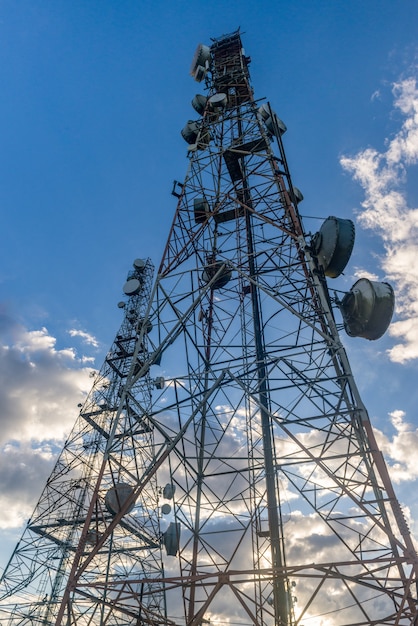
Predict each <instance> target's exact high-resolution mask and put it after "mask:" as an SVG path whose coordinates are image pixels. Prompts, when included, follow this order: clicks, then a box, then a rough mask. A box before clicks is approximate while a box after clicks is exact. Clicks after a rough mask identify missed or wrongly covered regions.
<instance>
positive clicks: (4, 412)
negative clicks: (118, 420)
mask: <svg viewBox="0 0 418 626" xmlns="http://www.w3.org/2000/svg"><path fill="white" fill-rule="evenodd" d="M56 344H57V340H56V338H55V337H53V336H52V335H50V334H49V332H48V330H47V329H46V328H41V329H40V330H28V329H26V328H24V327H23V326H20V325H18V324H16V323H15V322H14V321H13V320H12V319H11V318H10V317H8V316H7V315H6V314H4V313H3V314H1V315H0V416H1V417H0V420H1V429H0V507H1V510H2V511H3V515H2V518H1V520H0V527H2V528H6V527H13V526H17V525H19V524H20V523H21V522H22V520H24V519H25V518H27V517H28V515H29V514H30V512H31V510H32V508H33V506H34V504H35V501H34V499H36V498H37V497H38V496H39V494H40V492H41V489H42V486H43V484H44V483H45V481H46V479H47V477H48V474H49V472H50V471H51V469H52V462H53V457H54V456H55V455H56V452H57V451H58V450H59V449H60V447H61V445H62V442H63V439H64V437H65V436H66V435H67V434H68V432H69V431H70V429H71V427H72V426H73V424H74V422H75V420H76V417H77V414H78V409H77V404H78V403H79V402H82V401H83V400H84V398H85V396H86V393H87V392H88V391H89V389H90V387H91V379H90V378H89V373H90V372H91V368H90V367H88V368H87V367H85V366H84V359H83V358H82V359H78V358H77V356H76V353H75V351H74V350H73V349H72V348H62V349H58V348H57V345H56Z"/></svg>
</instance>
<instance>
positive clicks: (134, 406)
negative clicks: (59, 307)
mask: <svg viewBox="0 0 418 626" xmlns="http://www.w3.org/2000/svg"><path fill="white" fill-rule="evenodd" d="M208 50H209V52H208V54H207V56H206V57H204V58H203V60H202V59H201V55H202V48H200V52H199V49H198V55H197V57H196V59H195V62H194V68H195V69H196V68H198V72H200V73H201V76H200V78H202V79H203V78H204V80H205V84H206V91H207V96H205V97H203V96H201V97H200V104H201V107H200V108H201V110H200V113H201V116H200V117H199V120H198V121H193V122H192V123H189V124H188V126H187V128H186V130H185V131H184V132H183V136H185V138H186V139H187V141H188V142H189V144H190V145H189V152H188V157H189V167H188V172H187V175H186V178H185V180H184V182H183V183H181V184H180V183H175V185H174V187H173V193H174V195H176V196H177V198H178V203H177V209H176V213H175V217H174V220H173V223H172V227H171V230H170V234H169V238H168V242H167V245H166V248H165V252H164V255H163V259H162V261H161V264H160V266H159V269H158V273H157V278H156V280H155V283H154V285H153V287H152V288H151V283H152V281H151V274H152V266H151V263H150V261H147V262H146V264H145V266H144V267H143V268H142V267H141V268H140V269H138V267H136V269H134V271H133V273H131V275H130V279H129V281H128V282H130V285H132V284H133V283H132V280H137V281H138V282H139V283H140V285H141V287H140V291H139V292H138V293H133V294H130V295H129V298H128V302H127V303H126V306H125V319H124V322H123V324H122V327H121V330H120V331H119V334H118V335H117V337H116V339H115V342H114V344H113V346H112V348H111V351H110V352H109V354H108V356H107V358H106V361H105V364H104V366H103V368H102V370H101V371H100V373H99V375H98V376H97V378H96V379H95V381H94V386H93V390H92V392H91V394H90V395H89V397H88V399H87V401H86V403H85V405H84V406H83V407H82V408H81V411H80V416H79V420H78V422H77V424H76V426H75V428H74V431H73V433H72V434H71V435H70V437H69V439H68V441H67V443H66V445H65V447H64V450H63V453H62V454H61V456H60V458H59V460H58V462H57V465H56V467H55V469H54V471H53V473H52V475H51V477H50V479H49V480H48V483H47V485H46V487H45V490H44V493H43V495H42V496H41V499H40V501H39V504H38V506H37V508H36V510H35V513H34V516H33V517H32V519H31V520H30V522H29V524H28V527H27V529H26V531H25V533H24V535H23V538H22V540H21V542H20V544H19V545H18V546H17V548H16V550H15V552H14V554H13V556H12V558H11V560H10V563H9V566H8V567H7V569H6V572H5V574H4V577H3V581H2V587H1V590H2V596H1V598H2V599H1V602H0V615H1V618H2V620H1V624H2V626H3V624H4V626H17V625H22V626H27V625H29V624H30V625H38V624H39V625H41V624H42V625H52V624H55V625H62V626H64V625H65V626H73V625H74V626H75V625H76V624H77V626H80V625H83V626H84V625H85V626H90V625H91V626H99V625H100V626H102V625H103V626H104V625H105V624H106V625H109V626H113V625H115V626H128V625H131V624H132V625H134V624H135V625H139V624H170V623H172V624H187V625H188V626H197V625H200V624H202V623H204V622H205V621H209V620H210V621H212V623H222V624H223V623H235V624H242V625H243V626H244V625H246V624H255V625H257V626H264V625H266V626H267V625H268V626H276V625H277V626H279V625H280V626H310V625H314V626H319V625H321V626H371V625H377V624H378V625H380V626H383V625H387V626H389V625H391V626H392V625H395V624H396V625H402V626H405V625H410V626H412V625H413V624H416V623H417V613H416V597H417V589H416V582H417V572H418V570H417V555H416V552H415V549H414V546H413V543H412V540H411V537H410V533H409V530H408V528H407V525H406V522H405V519H404V516H403V513H402V511H401V508H400V505H399V503H398V501H397V499H396V496H395V494H394V491H393V488H392V485H391V481H390V478H389V475H388V472H387V469H386V466H385V463H384V460H383V457H382V454H381V452H380V451H379V449H378V446H377V444H376V440H375V437H374V435H373V430H372V427H371V425H370V421H369V417H368V414H367V411H366V409H365V407H364V405H363V403H362V400H361V398H360V395H359V392H358V390H357V387H356V384H355V381H354V379H353V375H352V372H351V369H350V365H349V362H348V359H347V355H346V352H345V350H344V347H343V345H342V343H341V340H340V338H339V332H338V327H339V325H338V324H337V322H336V316H335V312H336V311H337V315H338V314H339V313H338V303H337V302H336V301H335V298H334V299H333V298H331V296H330V293H329V291H328V286H327V279H326V277H325V275H324V271H323V270H322V269H321V267H320V265H319V264H318V259H317V258H316V256H315V254H314V250H315V247H314V246H313V244H312V238H309V237H308V236H307V235H306V234H305V232H304V228H303V225H302V222H301V219H300V216H299V212H298V198H299V194H298V191H297V190H296V189H295V188H294V186H293V184H292V180H291V176H290V173H289V169H288V165H287V161H286V157H285V152H284V148H283V142H282V134H283V128H282V127H281V126H280V121H279V120H277V118H275V116H274V114H273V112H272V111H271V110H270V108H269V105H265V107H266V108H265V110H266V111H268V112H269V113H270V119H271V120H273V121H272V122H270V126H266V123H265V121H264V120H263V118H262V116H260V114H259V113H258V111H259V107H260V102H259V101H256V100H255V99H254V95H253V90H252V88H251V85H250V78H249V71H248V65H249V58H248V57H246V56H245V53H244V51H243V49H242V43H241V37H240V34H239V32H235V33H232V34H231V35H226V36H223V37H221V38H220V39H215V40H213V42H212V45H211V46H210V48H209V49H208ZM199 55H200V56H199ZM200 63H201V64H200ZM127 291H128V294H129V292H130V291H133V290H132V288H131V287H129V289H128V290H127ZM152 367H154V369H155V368H156V367H159V368H163V370H164V375H165V378H166V384H165V387H164V388H163V386H162V384H161V380H160V379H156V380H157V381H159V382H157V385H155V381H154V380H153V379H152V378H151V371H152V370H151V368H152ZM156 387H157V388H156ZM163 485H166V487H165V488H164V489H163V488H162V486H163ZM111 496H113V498H114V497H115V496H116V500H117V503H116V504H115V500H114V499H113V501H112V502H113V508H112V503H111V502H110V500H111ZM163 502H164V503H165V505H167V503H168V502H169V503H170V507H167V506H165V508H164V506H162V503H163ZM296 592H297V599H296V597H295V593H296Z"/></svg>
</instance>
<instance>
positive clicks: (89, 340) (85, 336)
mask: <svg viewBox="0 0 418 626" xmlns="http://www.w3.org/2000/svg"><path fill="white" fill-rule="evenodd" d="M68 334H69V335H70V337H80V339H81V340H82V341H83V342H84V343H86V344H87V345H89V346H93V348H98V347H99V342H98V341H97V339H96V337H94V335H91V334H90V333H86V332H85V331H84V330H76V329H75V328H71V329H70V330H69V331H68Z"/></svg>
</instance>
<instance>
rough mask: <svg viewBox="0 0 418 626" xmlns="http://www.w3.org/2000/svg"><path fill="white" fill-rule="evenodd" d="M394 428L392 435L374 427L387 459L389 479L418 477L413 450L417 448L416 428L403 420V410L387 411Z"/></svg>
mask: <svg viewBox="0 0 418 626" xmlns="http://www.w3.org/2000/svg"><path fill="white" fill-rule="evenodd" d="M389 417H390V421H391V423H392V426H393V427H394V429H395V434H394V435H393V437H389V436H387V435H386V434H384V433H383V432H382V431H380V430H377V429H375V432H376V439H377V442H378V445H379V449H380V450H381V451H382V452H383V455H384V456H385V458H386V459H387V463H388V466H389V472H390V476H391V479H392V481H393V482H394V483H400V482H406V481H413V480H416V479H417V478H418V465H417V463H416V459H415V454H414V451H415V450H417V449H418V428H414V426H413V425H412V424H409V423H408V422H406V421H405V412H404V411H401V410H395V411H392V412H391V413H389Z"/></svg>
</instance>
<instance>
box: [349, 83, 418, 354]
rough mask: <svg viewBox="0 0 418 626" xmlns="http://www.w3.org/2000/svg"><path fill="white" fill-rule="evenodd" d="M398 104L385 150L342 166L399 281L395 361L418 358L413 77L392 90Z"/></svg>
mask: <svg viewBox="0 0 418 626" xmlns="http://www.w3.org/2000/svg"><path fill="white" fill-rule="evenodd" d="M393 94H394V98H395V101H394V104H395V107H396V108H397V109H398V110H399V111H401V113H402V114H403V116H404V117H405V119H404V122H403V124H402V126H401V128H400V130H399V131H398V132H397V133H396V134H395V136H394V137H392V138H391V139H390V140H388V141H387V143H386V150H385V151H382V152H379V151H378V150H376V149H374V148H367V149H365V150H362V151H361V152H359V153H358V154H357V155H355V156H354V157H351V158H350V157H343V158H342V159H341V165H342V167H343V168H344V169H345V170H346V171H348V172H350V173H351V174H352V176H353V178H354V180H356V181H357V182H359V183H360V185H361V186H362V188H363V190H364V193H365V199H364V202H363V203H362V207H363V209H362V211H361V212H359V213H358V221H359V223H360V224H361V225H362V226H364V227H365V228H369V229H371V230H373V231H374V232H375V233H377V234H378V235H379V236H380V237H381V239H382V241H383V245H384V249H385V254H384V256H383V258H381V260H380V261H381V267H382V270H383V272H384V273H385V275H386V277H387V279H388V280H389V281H390V282H392V283H394V285H395V291H396V311H397V315H398V318H399V319H398V320H397V321H396V322H395V323H393V324H392V325H391V326H390V327H389V333H390V334H391V335H392V337H394V338H395V339H397V340H398V343H396V345H395V346H394V347H393V348H392V349H391V350H390V351H389V356H390V358H391V359H392V361H396V362H398V363H405V362H407V361H409V360H411V359H416V358H418V272H417V269H416V259H417V256H418V209H417V208H412V207H410V206H409V205H408V202H407V197H406V191H405V183H406V180H407V174H408V168H409V167H410V166H412V165H416V163H417V161H418V88H417V84H416V80H415V79H414V78H409V79H406V80H402V81H400V82H398V83H395V84H394V86H393Z"/></svg>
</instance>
